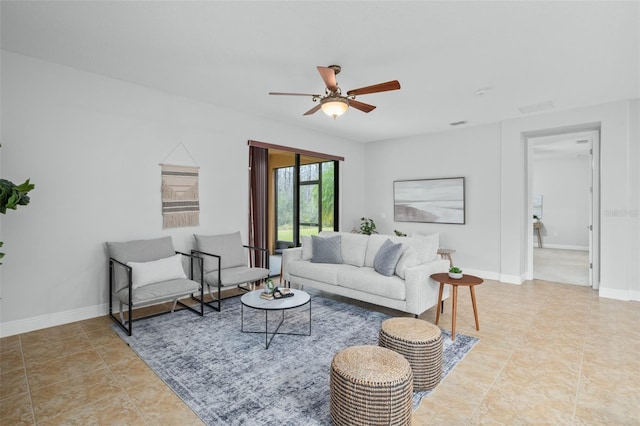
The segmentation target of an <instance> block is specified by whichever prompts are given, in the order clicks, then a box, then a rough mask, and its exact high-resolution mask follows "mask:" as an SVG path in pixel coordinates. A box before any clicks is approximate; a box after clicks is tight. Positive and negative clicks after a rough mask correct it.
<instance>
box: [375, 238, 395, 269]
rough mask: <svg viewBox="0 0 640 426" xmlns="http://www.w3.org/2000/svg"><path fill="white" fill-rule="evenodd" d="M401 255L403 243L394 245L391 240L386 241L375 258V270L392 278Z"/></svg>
mask: <svg viewBox="0 0 640 426" xmlns="http://www.w3.org/2000/svg"><path fill="white" fill-rule="evenodd" d="M400 255H402V243H397V244H393V243H392V242H391V240H387V241H385V242H384V243H382V246H381V247H380V250H378V253H376V257H374V258H373V269H375V270H376V272H377V273H379V274H382V275H384V276H386V277H390V276H391V275H393V273H394V272H395V270H396V265H397V264H398V260H399V259H400Z"/></svg>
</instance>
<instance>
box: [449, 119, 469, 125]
mask: <svg viewBox="0 0 640 426" xmlns="http://www.w3.org/2000/svg"><path fill="white" fill-rule="evenodd" d="M462 124H467V122H466V121H465V120H460V121H454V122H453V123H449V125H450V126H460V125H462Z"/></svg>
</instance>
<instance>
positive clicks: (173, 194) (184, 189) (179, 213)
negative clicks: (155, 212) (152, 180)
mask: <svg viewBox="0 0 640 426" xmlns="http://www.w3.org/2000/svg"><path fill="white" fill-rule="evenodd" d="M161 167H162V228H179V227H183V226H198V225H199V224H200V201H199V197H198V170H199V169H200V168H199V167H194V166H175V165H170V164H161Z"/></svg>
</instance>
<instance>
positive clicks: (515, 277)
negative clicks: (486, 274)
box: [500, 273, 525, 284]
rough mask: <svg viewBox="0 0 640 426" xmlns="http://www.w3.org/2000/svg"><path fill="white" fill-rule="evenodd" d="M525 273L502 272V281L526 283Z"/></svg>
mask: <svg viewBox="0 0 640 426" xmlns="http://www.w3.org/2000/svg"><path fill="white" fill-rule="evenodd" d="M524 281H525V279H524V274H520V275H509V274H502V273H501V274H500V282H503V283H507V284H522V283H524Z"/></svg>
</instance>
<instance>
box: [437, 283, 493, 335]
mask: <svg viewBox="0 0 640 426" xmlns="http://www.w3.org/2000/svg"><path fill="white" fill-rule="evenodd" d="M431 279H432V280H434V281H437V282H439V283H440V290H439V291H438V305H442V291H443V290H444V285H445V284H450V285H451V286H452V287H453V297H452V298H451V299H452V304H453V308H452V311H451V317H452V319H451V340H456V309H457V308H458V287H459V286H466V287H469V291H470V292H471V303H472V304H473V316H474V317H475V320H476V330H478V331H480V323H479V322H478V308H477V307H476V293H475V291H474V290H473V287H474V286H476V285H478V284H482V283H483V282H484V280H483V279H482V278H480V277H476V276H474V275H467V274H464V275H463V276H462V278H460V279H458V280H456V279H453V278H450V277H449V274H447V273H439V274H433V275H431ZM438 321H440V309H438V310H437V311H436V325H438Z"/></svg>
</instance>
